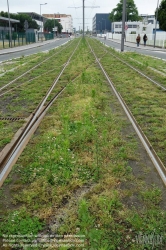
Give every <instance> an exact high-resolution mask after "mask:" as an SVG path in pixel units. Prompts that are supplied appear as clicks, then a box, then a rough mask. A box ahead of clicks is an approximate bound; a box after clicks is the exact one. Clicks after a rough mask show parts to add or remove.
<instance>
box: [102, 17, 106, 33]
mask: <svg viewBox="0 0 166 250" xmlns="http://www.w3.org/2000/svg"><path fill="white" fill-rule="evenodd" d="M102 20H104V21H105V32H106V19H104V18H102Z"/></svg>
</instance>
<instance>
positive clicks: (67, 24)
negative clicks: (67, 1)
mask: <svg viewBox="0 0 166 250" xmlns="http://www.w3.org/2000/svg"><path fill="white" fill-rule="evenodd" d="M43 16H44V17H45V18H48V19H55V20H57V21H58V22H59V23H60V24H61V25H62V27H63V29H62V32H63V33H73V18H72V16H71V15H66V14H43Z"/></svg>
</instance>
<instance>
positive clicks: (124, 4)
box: [121, 0, 126, 51]
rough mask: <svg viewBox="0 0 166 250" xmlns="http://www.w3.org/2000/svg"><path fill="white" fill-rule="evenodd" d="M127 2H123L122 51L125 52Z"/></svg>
mask: <svg viewBox="0 0 166 250" xmlns="http://www.w3.org/2000/svg"><path fill="white" fill-rule="evenodd" d="M125 12H126V0H123V14H122V36H121V51H124V36H125V16H126V15H125Z"/></svg>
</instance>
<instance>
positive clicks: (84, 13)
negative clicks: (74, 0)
mask: <svg viewBox="0 0 166 250" xmlns="http://www.w3.org/2000/svg"><path fill="white" fill-rule="evenodd" d="M84 2H85V0H83V38H84V19H85V17H84V14H85V13H84V8H85V6H84Z"/></svg>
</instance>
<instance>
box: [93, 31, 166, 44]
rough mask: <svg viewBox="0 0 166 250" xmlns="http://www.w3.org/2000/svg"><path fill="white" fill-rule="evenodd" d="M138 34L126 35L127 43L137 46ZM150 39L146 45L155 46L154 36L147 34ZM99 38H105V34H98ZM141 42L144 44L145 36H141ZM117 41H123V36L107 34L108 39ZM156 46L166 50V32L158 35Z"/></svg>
mask: <svg viewBox="0 0 166 250" xmlns="http://www.w3.org/2000/svg"><path fill="white" fill-rule="evenodd" d="M137 35H138V34H127V35H126V42H131V43H135V44H136V37H137ZM146 35H147V37H148V40H147V41H146V44H147V45H149V46H154V34H146ZM97 36H100V37H101V36H102V37H104V34H102V35H101V34H97ZM140 36H141V41H140V44H142V45H143V44H144V41H143V36H144V34H140ZM109 38H110V39H116V40H121V34H112V33H107V39H109ZM155 46H156V47H160V48H166V32H165V33H164V32H163V33H156V41H155Z"/></svg>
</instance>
